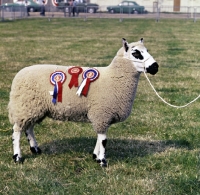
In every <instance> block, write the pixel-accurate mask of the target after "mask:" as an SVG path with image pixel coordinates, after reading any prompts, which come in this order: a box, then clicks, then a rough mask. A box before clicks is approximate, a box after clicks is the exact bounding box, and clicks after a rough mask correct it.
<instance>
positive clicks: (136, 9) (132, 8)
mask: <svg viewBox="0 0 200 195" xmlns="http://www.w3.org/2000/svg"><path fill="white" fill-rule="evenodd" d="M107 10H108V12H110V13H129V14H142V13H147V11H146V10H145V7H144V6H140V5H138V4H137V3H136V2H135V1H122V2H121V3H120V4H119V5H116V6H108V7H107Z"/></svg>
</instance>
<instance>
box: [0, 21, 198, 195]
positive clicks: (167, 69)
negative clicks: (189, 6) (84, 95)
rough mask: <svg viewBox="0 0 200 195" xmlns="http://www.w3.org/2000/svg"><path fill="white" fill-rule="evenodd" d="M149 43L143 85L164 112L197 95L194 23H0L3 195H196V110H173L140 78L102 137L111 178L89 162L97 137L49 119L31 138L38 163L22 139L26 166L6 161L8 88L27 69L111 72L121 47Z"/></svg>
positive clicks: (9, 152) (194, 106)
mask: <svg viewBox="0 0 200 195" xmlns="http://www.w3.org/2000/svg"><path fill="white" fill-rule="evenodd" d="M122 37H125V38H126V39H127V40H128V41H129V42H135V41H138V40H139V39H140V38H141V37H143V38H144V39H145V46H146V47H147V48H148V50H149V52H150V53H151V55H152V56H154V58H155V59H156V61H157V62H158V63H159V65H160V69H159V72H158V73H157V74H156V75H155V76H150V75H149V78H150V80H151V82H152V83H153V85H154V86H155V88H156V90H157V91H158V93H159V94H160V95H161V96H162V97H163V98H164V99H165V100H166V101H168V102H169V103H171V104H175V105H184V104H186V103H188V102H189V101H191V100H193V99H194V98H195V97H197V96H198V95H199V92H200V86H199V66H200V55H199V53H200V46H199V45H200V33H199V21H197V22H196V23H193V22H192V21H189V20H162V21H160V22H158V23H156V22H155V21H154V20H148V19H146V20H143V19H139V20H138V19H127V20H123V22H119V20H118V19H88V20H86V21H83V20H82V19H52V20H51V21H50V22H49V21H48V20H47V19H45V18H44V19H29V20H16V21H5V22H1V23H0V181H1V182H0V194H3V195H4V194H5V195H6V194H9V195H12V194H13V195H14V194H24V195H27V194H37V195H38V194H48V195H52V194H55V195H57V194H59V195H60V194H70V195H72V194H73V195H77V194H81V195H82V194H94V195H97V194H98V195H121V194H124V195H126V194H127V195H129V194H130V195H132V194H133V195H147V194H156V195H169V194H170V195H198V194H200V177H199V174H200V172H199V169H200V159H199V148H200V120H199V118H200V108H199V100H198V101H197V102H195V103H193V104H192V105H190V106H188V107H186V108H183V109H175V108H171V107H169V106H167V105H166V104H164V103H163V102H161V101H160V100H159V99H158V97H157V96H156V95H155V93H154V92H153V91H152V89H151V88H150V86H149V84H148V83H147V80H146V79H145V77H144V75H141V78H140V81H139V86H138V91H137V95H136V99H135V103H134V106H133V111H132V114H131V115H130V117H129V118H128V119H127V120H126V121H125V122H123V123H118V124H115V125H112V126H111V127H110V128H109V131H108V144H107V159H108V165H109V166H108V168H106V169H103V168H101V167H99V165H98V164H96V163H94V162H93V161H92V152H93V148H94V146H95V142H96V134H95V132H94V131H93V130H92V127H91V125H90V124H87V123H71V122H68V123H63V122H58V121H53V120H51V119H45V120H44V121H43V122H42V123H41V124H40V125H36V128H35V134H36V138H37V141H38V143H39V146H40V148H41V149H42V151H43V153H42V154H41V155H40V156H34V155H32V154H31V152H30V151H29V146H28V143H27V141H26V138H25V136H23V137H22V139H21V146H22V152H23V156H24V157H25V162H24V164H23V165H22V164H15V163H14V162H13V160H12V155H13V151H12V141H11V134H12V132H11V129H12V126H11V125H10V124H9V121H8V111H7V104H8V101H9V92H10V87H11V83H12V80H13V78H14V76H15V74H16V73H17V72H18V71H19V70H20V69H21V68H23V67H26V66H30V65H33V64H45V63H47V64H58V65H70V66H90V67H94V66H107V65H109V64H110V62H111V60H112V59H113V58H114V56H115V54H116V52H117V51H118V49H119V48H120V47H121V38H122Z"/></svg>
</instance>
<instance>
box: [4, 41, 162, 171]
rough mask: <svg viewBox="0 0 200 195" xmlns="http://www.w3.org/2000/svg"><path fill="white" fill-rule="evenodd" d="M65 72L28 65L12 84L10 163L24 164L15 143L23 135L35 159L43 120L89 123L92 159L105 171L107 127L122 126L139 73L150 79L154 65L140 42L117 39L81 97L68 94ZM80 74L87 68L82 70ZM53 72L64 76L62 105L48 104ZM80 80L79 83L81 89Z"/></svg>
mask: <svg viewBox="0 0 200 195" xmlns="http://www.w3.org/2000/svg"><path fill="white" fill-rule="evenodd" d="M69 68H70V67H67V66H57V65H48V64H46V65H33V66H30V67H25V68H23V69H22V70H20V71H19V72H18V73H17V74H16V76H15V78H14V79H13V82H12V86H11V91H10V101H9V104H8V110H9V121H10V123H11V124H12V125H13V134H12V140H13V150H14V155H13V159H14V162H19V163H22V162H23V158H22V154H21V149H20V137H21V133H22V132H23V131H24V132H25V134H26V137H27V139H28V141H29V145H30V150H31V152H32V153H35V154H40V153H41V149H40V148H39V147H38V144H37V141H36V139H35V136H34V125H35V124H36V123H39V122H41V121H42V120H43V119H44V118H45V117H50V118H52V119H54V120H61V121H74V122H79V121H80V122H90V123H92V126H93V129H94V130H95V131H96V133H97V142H96V145H95V148H94V151H93V159H94V160H95V161H96V162H98V163H99V164H100V166H102V167H106V166H107V161H106V157H105V148H106V143H107V137H106V133H107V129H108V128H109V126H110V125H111V124H114V123H117V122H122V121H124V120H125V119H126V118H127V117H128V116H129V115H130V113H131V110H132V106H133V101H134V98H135V94H136V89H137V85H138V80H139V76H140V73H141V72H143V71H145V72H147V73H150V74H152V75H154V74H156V73H157V71H158V64H157V62H156V61H155V60H154V58H153V57H152V56H151V55H150V54H149V53H148V51H147V49H146V48H145V46H144V43H143V38H142V39H141V40H140V41H138V42H133V43H130V44H129V43H128V42H127V41H126V39H124V38H123V39H122V47H121V48H120V49H119V51H118V52H117V54H116V56H115V57H114V59H113V60H112V62H111V64H110V65H109V66H107V67H98V68H96V69H97V70H98V72H99V78H98V79H97V80H96V81H95V82H93V83H91V84H90V87H89V91H88V93H87V95H86V96H83V95H81V94H79V96H77V95H76V91H77V88H76V87H74V86H73V87H71V88H69V86H68V83H69V79H70V78H71V77H70V76H71V75H70V74H69V73H67V70H68V69H69ZM82 69H83V71H85V70H87V69H88V67H82ZM55 70H59V71H63V72H66V76H67V79H66V81H65V83H63V85H62V88H63V90H62V101H60V102H56V103H55V102H54V103H52V96H51V95H50V94H49V91H51V90H52V87H53V86H52V85H51V83H50V82H49V75H51V74H52V72H54V71H55ZM81 81H82V78H81V77H80V76H79V77H78V83H79V84H80V83H81Z"/></svg>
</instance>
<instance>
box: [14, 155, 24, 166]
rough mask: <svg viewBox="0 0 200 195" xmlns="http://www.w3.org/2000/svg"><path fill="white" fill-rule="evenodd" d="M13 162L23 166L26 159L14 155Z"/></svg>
mask: <svg viewBox="0 0 200 195" xmlns="http://www.w3.org/2000/svg"><path fill="white" fill-rule="evenodd" d="M13 160H14V162H15V163H19V164H23V163H24V158H21V157H18V154H15V155H13Z"/></svg>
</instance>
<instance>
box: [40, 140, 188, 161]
mask: <svg viewBox="0 0 200 195" xmlns="http://www.w3.org/2000/svg"><path fill="white" fill-rule="evenodd" d="M95 144H96V139H95V138H91V137H89V138H88V137H76V138H69V139H66V138H65V139H60V140H54V141H52V142H49V143H45V144H42V145H41V146H40V148H41V149H42V153H43V154H47V155H56V154H64V153H79V154H80V153H83V154H91V156H92V153H93V149H94V147H95ZM169 148H177V149H178V148H185V149H188V150H189V149H190V144H189V142H187V141H186V140H178V141H173V140H166V141H147V140H133V139H108V143H107V146H106V156H107V158H111V159H112V158H115V159H118V160H124V159H127V158H135V157H144V156H147V155H152V154H154V153H161V152H164V151H165V150H167V149H169Z"/></svg>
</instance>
